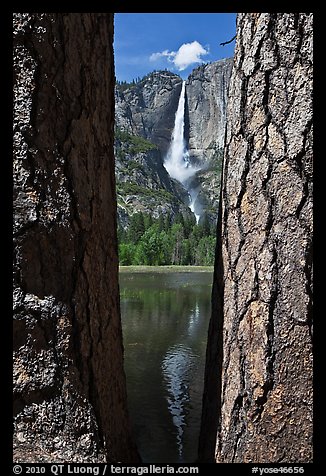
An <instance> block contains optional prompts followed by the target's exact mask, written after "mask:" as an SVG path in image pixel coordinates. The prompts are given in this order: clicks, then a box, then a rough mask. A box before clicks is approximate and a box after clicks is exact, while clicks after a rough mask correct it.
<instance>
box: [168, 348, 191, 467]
mask: <svg viewBox="0 0 326 476" xmlns="http://www.w3.org/2000/svg"><path fill="white" fill-rule="evenodd" d="M194 361H195V356H194V354H193V353H192V351H191V349H190V348H189V347H186V346H184V345H182V344H179V345H176V346H173V347H172V348H170V349H169V350H168V352H167V354H166V356H165V357H164V359H163V362H162V371H163V375H164V379H165V381H166V389H167V390H168V392H169V396H168V397H167V401H168V408H169V412H170V413H171V415H172V419H173V425H174V426H175V428H176V430H177V446H178V453H179V457H180V459H181V460H182V456H183V433H184V428H183V427H184V426H185V424H186V420H185V419H186V413H187V404H188V403H189V400H190V395H189V380H190V379H189V376H190V374H191V372H192V370H193V367H194Z"/></svg>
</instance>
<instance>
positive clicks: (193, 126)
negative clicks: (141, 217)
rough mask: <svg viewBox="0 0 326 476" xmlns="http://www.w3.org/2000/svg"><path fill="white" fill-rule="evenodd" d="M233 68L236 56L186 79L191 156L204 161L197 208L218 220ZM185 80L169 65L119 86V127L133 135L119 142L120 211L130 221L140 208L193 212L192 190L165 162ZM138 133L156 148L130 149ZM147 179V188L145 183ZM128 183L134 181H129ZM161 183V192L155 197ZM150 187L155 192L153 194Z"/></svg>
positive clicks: (187, 135) (195, 183)
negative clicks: (186, 187)
mask: <svg viewBox="0 0 326 476" xmlns="http://www.w3.org/2000/svg"><path fill="white" fill-rule="evenodd" d="M231 68H232V59H226V60H222V61H217V62H216V63H211V64H208V65H204V66H200V67H199V68H197V69H196V70H194V71H193V73H192V74H191V75H190V76H189V78H188V80H187V82H186V104H185V140H186V142H187V144H189V154H190V155H189V157H190V162H191V163H194V164H195V163H196V164H197V165H198V164H199V165H200V166H201V170H200V171H199V172H198V173H197V174H196V176H195V177H193V183H192V185H193V186H194V187H196V188H198V190H199V193H198V197H197V205H198V206H197V210H200V213H201V214H204V213H207V214H208V215H209V217H210V218H211V220H213V221H214V220H216V207H217V206H218V197H219V177H220V170H221V160H222V149H223V140H224V134H225V121H226V116H225V114H226V103H227V90H228V84H229V77H230V72H231ZM181 86H182V80H181V78H180V77H179V76H178V75H176V74H173V73H171V72H169V71H159V72H154V73H151V74H149V75H148V76H146V77H145V78H143V79H142V80H141V81H139V82H137V83H134V84H129V85H123V84H118V85H117V86H116V93H115V100H116V106H115V114H116V128H117V131H118V135H119V133H120V132H127V133H128V134H129V138H127V137H126V135H125V136H124V137H122V138H120V140H119V141H116V144H115V149H116V162H117V184H118V191H119V194H118V214H119V221H120V223H121V224H122V225H123V226H127V224H128V216H130V213H133V212H134V211H145V212H147V213H150V214H152V215H153V216H155V217H157V216H158V215H159V214H161V213H165V212H167V211H168V212H170V213H172V215H175V214H176V213H180V212H181V213H182V214H183V215H187V214H189V213H191V212H190V211H189V208H188V205H189V196H188V194H187V192H186V191H185V189H184V188H183V187H182V186H181V184H180V183H179V182H177V181H176V180H173V179H171V178H170V176H169V175H168V174H167V172H166V170H165V168H164V167H163V163H164V157H165V155H166V153H167V151H168V148H169V145H170V141H171V135H172V131H173V127H174V120H175V113H176V110H177V107H178V102H179V97H180V92H181ZM120 136H121V134H120ZM130 136H133V139H132V138H131V137H130ZM137 137H138V138H139V137H142V138H144V139H146V140H147V141H149V142H150V143H151V144H152V145H153V146H156V151H155V152H153V150H154V149H155V148H154V147H152V148H149V146H147V148H149V151H147V150H141V154H142V155H137V154H135V153H134V154H132V153H129V154H127V155H126V153H125V150H126V149H129V151H130V150H131V149H132V147H130V142H132V140H133V141H137ZM153 154H154V155H155V160H154V162H153ZM147 155H148V157H147ZM130 161H132V162H131V163H132V164H133V165H132V167H133V171H132V173H131V174H130V167H129V166H128V162H130ZM137 163H138V167H136V164H137ZM158 176H159V177H160V179H159V181H158ZM144 180H145V182H146V184H147V185H146V188H147V193H146V192H144V187H143V185H142V183H143V182H144ZM127 183H129V187H126V185H125V184H127ZM158 183H160V185H159V191H160V192H159V194H158V195H157V198H156V199H155V193H157V191H158ZM137 187H138V188H137ZM149 190H152V191H153V193H152V194H150V193H149ZM131 191H133V194H131ZM149 196H150V198H151V200H149ZM128 203H129V204H130V205H131V206H130V207H129V209H128V207H126V205H128Z"/></svg>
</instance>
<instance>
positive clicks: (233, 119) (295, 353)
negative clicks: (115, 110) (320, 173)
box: [200, 13, 313, 462]
mask: <svg viewBox="0 0 326 476" xmlns="http://www.w3.org/2000/svg"><path fill="white" fill-rule="evenodd" d="M312 28H313V26H312V14H284V13H282V14H259V13H258V14H257V13H255V14H254V13H251V14H239V15H238V20H237V44H236V51H235V59H234V68H233V72H232V77H231V83H230V90H229V98H230V99H229V103H228V104H229V105H228V120H227V133H226V144H225V146H226V147H225V156H224V169H223V184H222V198H221V200H222V207H221V211H220V225H219V226H220V229H219V233H218V247H217V261H216V269H215V278H214V289H213V312H212V319H211V323H210V329H209V342H208V350H207V367H206V376H205V395H204V405H203V419H202V429H201V437H200V459H201V460H202V461H217V462H250V461H253V462H310V461H312V274H311V271H312V269H311V268H312ZM213 415H215V416H216V418H215V420H214V421H212V416H213Z"/></svg>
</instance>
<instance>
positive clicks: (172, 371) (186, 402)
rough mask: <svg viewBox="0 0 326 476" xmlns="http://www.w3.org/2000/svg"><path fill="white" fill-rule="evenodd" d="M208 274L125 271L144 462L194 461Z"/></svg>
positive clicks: (124, 302) (124, 309) (127, 342)
mask: <svg viewBox="0 0 326 476" xmlns="http://www.w3.org/2000/svg"><path fill="white" fill-rule="evenodd" d="M211 282H212V274H211V273H197V272H193V273H169V274H168V273H162V274H157V273H121V275H120V289H121V313H122V324H123V333H124V346H125V370H126V374H127V386H128V399H129V411H130V414H131V419H132V423H133V430H134V433H135V438H136V441H137V445H138V448H139V451H140V454H141V456H142V458H143V461H144V462H146V463H173V462H176V463H177V462H193V461H195V459H196V456H197V442H198V432H199V424H200V414H201V398H202V387H203V376H204V365H205V350H206V339H207V327H208V320H209V315H210V293H211Z"/></svg>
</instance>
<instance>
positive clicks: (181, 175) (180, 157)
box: [164, 81, 200, 223]
mask: <svg viewBox="0 0 326 476" xmlns="http://www.w3.org/2000/svg"><path fill="white" fill-rule="evenodd" d="M185 96H186V82H185V81H183V82H182V88H181V93H180V98H179V103H178V109H177V112H176V114H175V121H174V128H173V132H172V137H171V143H170V147H169V150H168V152H167V155H166V157H165V160H164V167H165V168H166V170H167V172H168V174H169V175H170V177H172V178H174V179H176V180H178V181H179V182H181V183H182V185H183V186H184V188H185V189H186V190H187V192H188V193H189V208H190V210H191V211H192V212H193V213H194V214H195V207H194V205H195V200H196V198H197V195H198V191H195V190H194V189H193V187H192V186H191V180H190V179H191V177H193V176H194V175H195V173H196V172H198V170H200V167H194V166H193V165H191V164H190V162H189V152H188V150H187V146H186V142H185V139H184V117H185ZM195 217H196V221H197V223H198V221H199V218H200V215H196V214H195Z"/></svg>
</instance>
